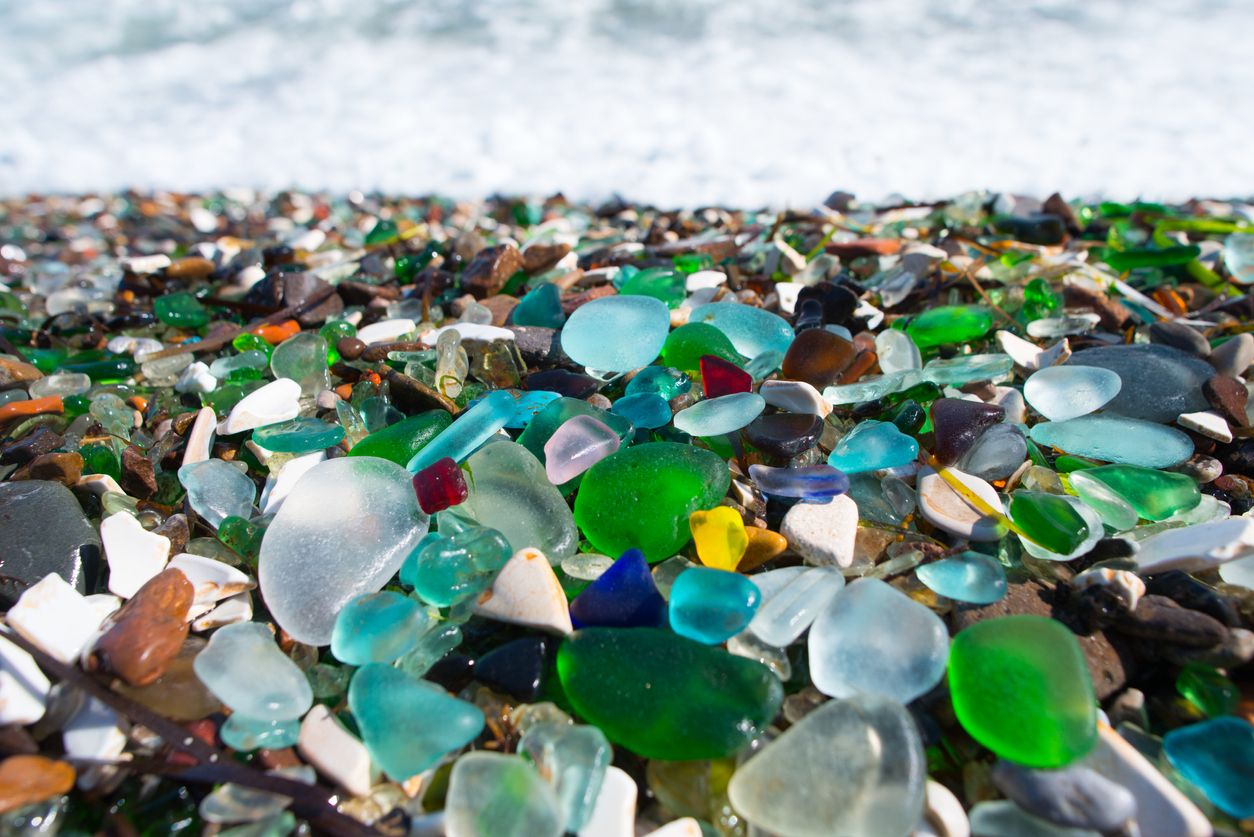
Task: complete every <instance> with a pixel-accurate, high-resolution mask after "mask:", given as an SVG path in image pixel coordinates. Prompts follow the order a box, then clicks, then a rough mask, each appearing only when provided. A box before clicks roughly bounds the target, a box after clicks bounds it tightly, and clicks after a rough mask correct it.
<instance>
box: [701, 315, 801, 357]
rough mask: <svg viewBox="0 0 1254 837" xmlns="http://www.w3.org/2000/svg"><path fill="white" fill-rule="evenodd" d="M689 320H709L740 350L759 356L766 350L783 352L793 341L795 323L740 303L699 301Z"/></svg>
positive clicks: (742, 352)
mask: <svg viewBox="0 0 1254 837" xmlns="http://www.w3.org/2000/svg"><path fill="white" fill-rule="evenodd" d="M688 322H690V323H709V324H711V325H713V326H715V327H716V328H717V329H718V330H719V331H721V332H723V333H724V334H725V335H727V338H728V339H729V340H731V342H732V345H733V346H734V347H735V349H736V351H737V352H740V354H742V355H744V356H746V357H757V356H759V355H761V354H762V353H763V352H779V353H780V355H781V356H782V355H783V354H784V353H785V352H787V351H788V347H789V345H791V344H792V341H793V333H792V327H791V326H790V325H789V324H788V321H787V320H785V319H784V318H783V317H781V316H779V315H778V314H772V313H771V312H770V311H766V310H764V309H762V308H755V307H753V306H752V305H741V304H739V303H728V302H711V303H707V304H705V305H698V306H697V307H696V308H694V309H692V313H691V314H690V315H689V316H688Z"/></svg>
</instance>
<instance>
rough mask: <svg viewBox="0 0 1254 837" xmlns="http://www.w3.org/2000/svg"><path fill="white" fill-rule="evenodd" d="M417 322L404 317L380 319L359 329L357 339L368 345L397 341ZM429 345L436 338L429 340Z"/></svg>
mask: <svg viewBox="0 0 1254 837" xmlns="http://www.w3.org/2000/svg"><path fill="white" fill-rule="evenodd" d="M415 325H416V324H415V323H414V321H413V320H410V319H406V318H404V317H400V318H396V319H391V320H380V321H379V322H377V323H371V324H370V325H368V326H365V327H364V328H359V329H357V339H358V340H360V341H361V342H363V343H365V344H366V345H367V346H371V345H374V344H375V343H395V342H396V341H397V340H400V339H401V338H402V337H404V336H405V335H407V334H410V333H411V332H413V330H414V326H415ZM427 342H428V345H432V346H434V345H435V338H432V339H431V340H430V341H427Z"/></svg>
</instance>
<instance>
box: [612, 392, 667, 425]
mask: <svg viewBox="0 0 1254 837" xmlns="http://www.w3.org/2000/svg"><path fill="white" fill-rule="evenodd" d="M610 412H612V413H614V414H615V415H619V416H622V417H623V418H625V419H627V420H628V421H630V422H631V423H632V425H633V426H635V427H643V428H644V429H645V430H652V429H654V428H656V427H665V426H666V425H668V424H670V421H671V405H670V404H669V403H667V401H666V399H665V398H663V397H662V396H660V395H658V394H657V393H655V392H638V393H636V394H635V395H624V396H623V397H622V398H620V399H618V400H617V401H615V402H614V404H613V406H612V407H610Z"/></svg>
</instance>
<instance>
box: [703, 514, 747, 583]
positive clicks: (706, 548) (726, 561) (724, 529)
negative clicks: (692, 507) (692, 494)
mask: <svg viewBox="0 0 1254 837" xmlns="http://www.w3.org/2000/svg"><path fill="white" fill-rule="evenodd" d="M688 527H689V528H690V529H691V530H692V540H693V543H694V545H695V546H696V548H697V557H698V558H700V559H701V563H702V564H705V565H706V566H707V567H714V568H716V569H720V570H734V569H736V566H737V565H738V564H739V563H740V559H741V558H742V557H743V556H744V554H745V550H746V549H748V548H749V536H748V535H747V534H746V533H745V522H744V519H743V518H742V517H741V516H740V512H738V511H736V510H735V509H733V508H731V507H729V506H716V507H715V508H712V509H710V510H709V511H708V512H707V511H694V512H693V513H692V515H691V516H689V518H688Z"/></svg>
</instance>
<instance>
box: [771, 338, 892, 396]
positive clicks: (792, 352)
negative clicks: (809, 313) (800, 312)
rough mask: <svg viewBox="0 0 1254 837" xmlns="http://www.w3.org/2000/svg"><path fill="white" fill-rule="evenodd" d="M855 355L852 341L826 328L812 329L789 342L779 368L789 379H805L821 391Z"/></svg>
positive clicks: (832, 381)
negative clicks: (789, 344)
mask: <svg viewBox="0 0 1254 837" xmlns="http://www.w3.org/2000/svg"><path fill="white" fill-rule="evenodd" d="M855 355H856V352H855V351H854V348H853V343H851V342H849V341H848V340H846V339H845V338H843V337H841V336H840V335H838V334H832V332H830V331H828V330H827V329H823V328H812V329H808V330H806V331H803V332H801V333H800V334H798V335H797V338H796V339H795V340H793V341H792V345H791V346H789V347H788V352H787V353H786V354H785V355H784V362H783V364H782V366H781V367H780V371H781V374H782V376H783V377H784V378H786V379H788V380H790V381H805V382H806V383H807V384H810V385H811V386H813V387H814V388H815V389H818V390H822V389H823V388H824V387H828V386H831V385H832V384H834V383H836V382H837V381H838V380H839V379H840V373H841V372H844V371H845V370H846V369H848V368H849V365H850V364H852V363H853V360H854V357H855ZM872 360H873V359H872Z"/></svg>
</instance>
